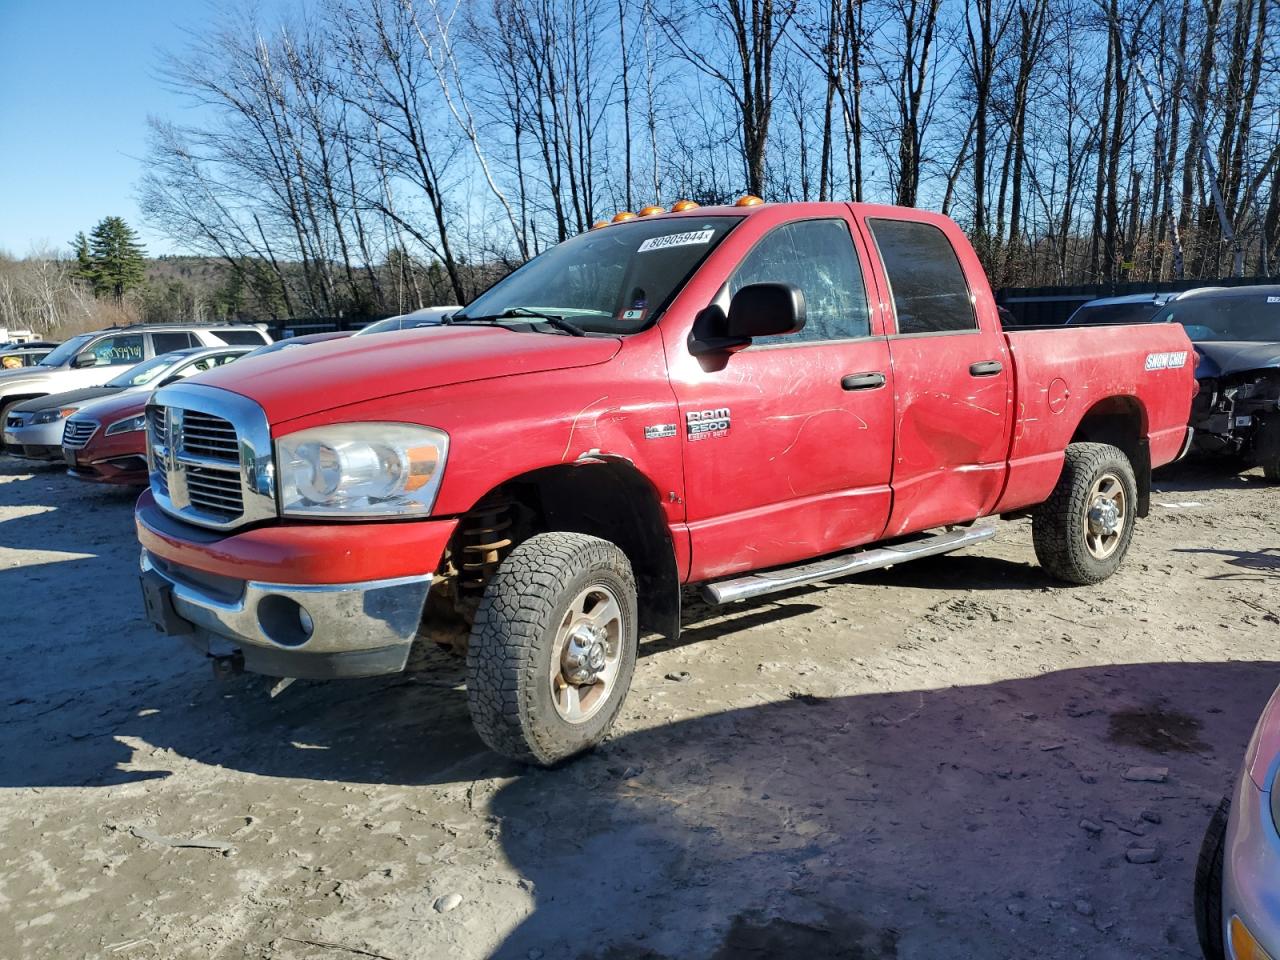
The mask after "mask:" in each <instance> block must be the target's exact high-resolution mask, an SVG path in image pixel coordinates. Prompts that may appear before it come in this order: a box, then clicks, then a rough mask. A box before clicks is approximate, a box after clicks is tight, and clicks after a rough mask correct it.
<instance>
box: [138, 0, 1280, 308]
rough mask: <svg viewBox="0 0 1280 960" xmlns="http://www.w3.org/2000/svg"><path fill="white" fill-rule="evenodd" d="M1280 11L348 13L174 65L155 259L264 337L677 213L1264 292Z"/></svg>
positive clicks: (383, 0)
mask: <svg viewBox="0 0 1280 960" xmlns="http://www.w3.org/2000/svg"><path fill="white" fill-rule="evenodd" d="M1278 7H1280V0H1236V2H1230V0H1167V2H1165V3H1158V2H1156V3H1153V2H1149V0H1092V2H1089V3H1081V2H1072V0H866V2H861V3H859V2H856V0H699V2H697V3H691V2H688V0H332V2H325V3H322V4H320V5H313V6H311V7H309V8H308V9H307V11H306V12H305V13H300V14H297V15H295V16H293V17H292V18H291V19H289V20H287V21H270V22H265V21H263V20H260V19H258V17H257V15H256V14H254V13H252V12H246V10H244V9H240V8H237V9H235V10H228V11H227V12H225V13H224V14H222V15H221V16H220V17H219V18H218V19H217V21H216V22H214V23H212V24H211V25H210V26H209V27H208V28H206V29H203V30H201V31H198V32H197V33H196V34H195V36H197V37H198V39H197V40H196V41H194V43H193V45H192V46H191V47H190V48H188V49H186V50H183V51H177V52H175V53H173V54H172V55H171V56H170V57H169V58H168V60H167V62H166V64H165V67H164V72H165V76H166V77H167V79H168V81H169V82H170V83H171V84H172V85H173V86H174V87H176V88H177V89H179V90H180V91H182V92H183V93H185V94H186V95H187V96H189V97H190V99H191V101H192V102H193V103H194V104H196V105H197V106H198V109H197V110H195V111H193V117H194V119H189V120H187V121H185V122H178V121H175V120H171V119H163V118H153V120H152V143H151V149H150V154H149V157H148V172H147V173H146V176H145V178H144V180H143V183H142V186H141V200H142V203H143V208H144V212H145V214H146V216H147V217H148V219H149V221H150V222H151V224H152V226H153V228H154V229H156V230H158V231H160V232H162V233H164V234H166V235H167V236H168V237H170V238H171V240H172V241H173V242H174V244H175V245H176V246H177V247H179V248H180V249H182V250H184V251H189V252H191V253H193V254H198V255H203V256H211V257H218V258H221V259H222V260H224V261H225V262H226V263H227V264H228V265H229V267H230V268H231V269H232V270H233V271H234V273H235V276H236V277H237V282H238V283H240V285H241V286H242V288H243V289H244V290H245V291H247V292H248V294H249V295H250V296H251V297H252V300H253V302H254V303H255V305H256V308H257V309H258V310H259V311H260V312H261V313H262V314H264V315H271V316H303V315H305V314H308V313H313V314H323V315H329V316H331V315H336V314H338V313H341V312H348V313H353V312H354V313H382V312H397V311H401V310H405V309H411V308H413V307H415V306H418V305H420V304H425V303H432V302H451V301H465V300H467V299H469V297H471V296H473V295H474V294H475V293H476V292H477V291H478V289H479V288H482V287H483V286H485V285H487V283H489V282H490V281H491V280H492V279H493V278H494V277H495V276H496V275H498V274H500V273H501V272H502V271H505V270H508V269H510V268H511V267H513V266H514V265H516V264H518V263H520V262H521V261H523V260H524V259H526V258H527V257H530V256H533V255H535V254H536V253H537V252H539V251H540V250H542V249H544V248H546V247H547V246H549V245H551V244H554V243H556V242H557V241H559V240H561V239H564V238H565V237H567V236H571V235H573V234H575V233H578V232H580V231H581V230H584V229H586V228H587V227H589V226H590V225H591V223H592V222H593V221H595V220H597V219H600V218H604V217H609V216H611V215H612V214H613V213H614V212H615V211H617V210H623V209H633V210H634V209H638V208H639V207H641V206H644V205H646V204H649V203H655V202H656V203H659V204H663V205H669V204H670V203H671V202H673V201H674V200H676V199H677V198H686V197H687V198H691V199H694V200H697V201H699V202H701V203H714V202H718V201H725V200H731V199H733V198H735V197H737V196H739V195H741V194H743V193H754V194H758V195H760V196H763V197H765V198H766V199H769V200H804V199H809V200H826V199H858V200H866V201H873V202H874V201H880V202H890V203H900V204H908V205H918V206H926V207H930V208H934V209H939V210H942V211H943V212H946V213H948V214H950V215H951V216H953V217H955V218H956V219H957V220H959V221H960V223H961V224H962V225H964V226H965V228H966V229H967V230H968V231H969V232H970V236H971V237H972V238H973V239H974V241H975V244H976V245H977V246H978V249H979V251H980V253H981V254H982V256H983V259H984V261H985V263H986V265H987V267H988V270H989V271H990V273H991V276H992V281H993V283H995V284H997V285H1015V284H1044V283H1060V282H1106V281H1112V280H1114V281H1120V280H1147V279H1168V278H1176V277H1178V276H1185V277H1188V278H1192V277H1206V278H1210V277H1218V276H1224V275H1230V274H1235V275H1240V274H1244V273H1248V274H1269V273H1271V272H1273V271H1274V270H1275V265H1276V262H1277V259H1280V44H1277V43H1276V42H1275V41H1274V40H1273V39H1271V37H1272V36H1273V35H1274V33H1275V29H1276V27H1277V24H1276V20H1277V17H1278V16H1280V9H1277V8H1278Z"/></svg>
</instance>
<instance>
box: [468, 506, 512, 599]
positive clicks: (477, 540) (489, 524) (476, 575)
mask: <svg viewBox="0 0 1280 960" xmlns="http://www.w3.org/2000/svg"><path fill="white" fill-rule="evenodd" d="M512 522H513V520H512V504H511V499H510V498H509V497H505V496H495V497H492V498H490V499H487V500H484V501H482V502H481V503H479V504H477V505H476V507H475V509H473V510H472V511H471V512H470V513H469V514H467V516H466V517H464V518H463V521H462V530H461V538H462V557H461V570H460V574H461V576H460V577H459V586H460V587H461V588H462V589H463V590H466V591H472V592H476V593H478V592H480V591H482V590H483V589H484V585H485V584H486V583H488V582H489V578H490V577H491V576H493V574H494V572H495V571H496V570H497V569H498V565H499V564H501V563H502V561H503V559H504V558H505V557H506V555H507V553H508V552H509V551H510V549H511V536H510V531H511V525H512Z"/></svg>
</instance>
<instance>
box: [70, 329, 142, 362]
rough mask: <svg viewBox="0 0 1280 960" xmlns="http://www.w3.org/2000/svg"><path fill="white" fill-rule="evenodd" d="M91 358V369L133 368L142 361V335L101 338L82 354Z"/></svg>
mask: <svg viewBox="0 0 1280 960" xmlns="http://www.w3.org/2000/svg"><path fill="white" fill-rule="evenodd" d="M82 355H88V356H91V357H93V363H91V364H89V366H93V367H123V366H125V365H128V366H133V365H134V364H136V363H138V362H139V361H141V360H142V357H143V353H142V334H140V333H121V334H116V335H115V336H111V337H102V338H100V339H99V340H97V341H96V342H95V343H94V345H93V346H92V347H90V348H89V349H88V350H86V351H84V354H82Z"/></svg>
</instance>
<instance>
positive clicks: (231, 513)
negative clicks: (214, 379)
mask: <svg viewBox="0 0 1280 960" xmlns="http://www.w3.org/2000/svg"><path fill="white" fill-rule="evenodd" d="M147 440H148V444H147V462H148V465H149V469H150V473H151V491H152V493H153V495H154V496H155V498H156V503H157V504H158V505H159V507H160V508H161V509H162V510H164V511H165V512H166V513H170V514H173V515H174V516H176V517H179V518H181V519H183V520H189V521H190V522H192V523H197V524H200V525H201V526H206V527H213V528H215V529H221V530H225V529H230V528H232V527H237V526H240V525H242V524H245V523H250V522H252V521H256V520H263V519H266V518H268V517H274V516H275V515H276V509H275V494H274V488H273V473H274V470H273V464H272V458H271V435H270V430H269V428H268V426H267V419H266V415H265V414H264V413H263V411H262V408H261V407H259V406H258V405H257V404H256V403H254V402H253V401H251V400H248V399H247V398H245V397H241V396H238V395H236V394H231V393H226V392H224V391H221V390H214V389H209V388H199V387H195V386H194V385H193V386H186V385H175V386H170V387H162V388H160V389H159V390H157V391H156V392H155V394H153V395H152V398H151V403H150V404H148V405H147Z"/></svg>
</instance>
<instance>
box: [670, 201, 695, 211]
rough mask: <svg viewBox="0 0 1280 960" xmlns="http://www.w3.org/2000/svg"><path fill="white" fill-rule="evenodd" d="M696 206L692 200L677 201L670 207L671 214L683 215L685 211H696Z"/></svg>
mask: <svg viewBox="0 0 1280 960" xmlns="http://www.w3.org/2000/svg"><path fill="white" fill-rule="evenodd" d="M697 209H698V205H697V204H696V203H694V202H693V201H692V200H677V201H676V202H675V203H673V204H672V205H671V212H672V213H684V212H685V211H686V210H697Z"/></svg>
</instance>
